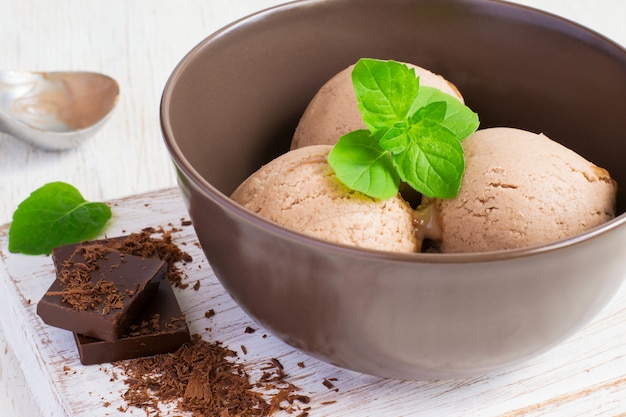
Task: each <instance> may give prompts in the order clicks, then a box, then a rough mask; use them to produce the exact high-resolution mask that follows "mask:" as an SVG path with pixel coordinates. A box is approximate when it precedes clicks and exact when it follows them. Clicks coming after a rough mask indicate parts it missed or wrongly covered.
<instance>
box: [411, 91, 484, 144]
mask: <svg viewBox="0 0 626 417" xmlns="http://www.w3.org/2000/svg"><path fill="white" fill-rule="evenodd" d="M436 101H443V102H445V103H446V105H447V108H446V116H445V118H444V119H443V120H442V121H441V123H442V124H443V125H444V126H445V127H446V128H448V129H449V130H450V131H452V132H453V133H454V134H455V135H456V136H457V137H458V138H459V140H461V141H462V140H463V139H465V138H466V137H468V136H469V135H471V134H472V133H474V132H475V131H476V129H478V125H479V124H480V121H479V120H478V115H477V114H476V113H474V112H473V111H471V110H470V109H469V107H467V106H466V105H464V104H463V103H461V102H460V101H459V100H457V99H456V98H454V97H452V96H451V95H449V94H446V93H444V92H443V91H441V90H438V89H436V88H434V87H428V86H422V87H420V90H419V95H418V96H417V98H416V99H415V101H414V102H413V105H412V106H411V110H410V113H411V114H413V113H415V112H416V111H417V110H418V109H419V108H420V107H424V106H426V105H427V104H428V103H432V102H436Z"/></svg>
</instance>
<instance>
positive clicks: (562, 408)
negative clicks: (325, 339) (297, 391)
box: [0, 188, 626, 417]
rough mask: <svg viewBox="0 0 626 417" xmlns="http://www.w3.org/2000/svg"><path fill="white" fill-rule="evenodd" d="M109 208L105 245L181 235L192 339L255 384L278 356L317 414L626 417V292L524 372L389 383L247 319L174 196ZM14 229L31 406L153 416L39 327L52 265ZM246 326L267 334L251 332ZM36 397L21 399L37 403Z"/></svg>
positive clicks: (52, 411)
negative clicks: (150, 233)
mask: <svg viewBox="0 0 626 417" xmlns="http://www.w3.org/2000/svg"><path fill="white" fill-rule="evenodd" d="M110 205H111V207H112V209H113V212H114V218H113V220H112V223H111V224H110V226H109V228H108V230H107V235H108V236H116V235H122V234H126V233H130V232H133V231H139V230H141V229H142V228H144V227H147V226H163V227H165V228H171V227H178V228H180V229H181V230H180V231H179V232H176V233H175V234H174V237H175V241H176V242H177V243H178V244H179V245H180V246H181V247H183V248H184V249H185V250H187V251H188V252H189V253H190V254H191V255H192V256H193V259H194V260H193V262H191V263H189V264H188V265H185V266H184V267H183V270H184V272H185V274H186V278H185V281H186V282H188V283H190V284H194V283H196V282H198V281H199V282H200V287H199V289H198V290H197V291H195V290H194V289H192V288H187V289H183V290H177V291H176V295H177V297H178V299H179V302H180V304H181V306H182V308H183V311H184V313H185V314H186V316H187V319H188V323H189V325H190V328H191V330H192V332H195V333H198V334H200V335H202V337H203V338H204V339H206V340H208V341H216V340H219V341H221V342H223V343H224V344H225V345H226V346H228V347H230V348H231V349H233V350H235V351H237V352H238V355H239V357H238V359H237V361H238V362H241V363H243V364H245V366H246V367H247V369H248V370H249V371H250V373H251V375H252V377H253V378H257V377H258V376H259V375H260V372H261V371H260V369H261V368H262V367H263V365H264V364H265V363H267V362H268V361H270V360H271V359H272V358H278V359H279V360H280V361H281V363H282V364H283V365H284V367H285V371H286V372H287V373H288V374H289V380H290V381H291V382H293V383H295V384H296V385H298V386H299V387H301V388H302V392H303V393H304V394H306V395H310V396H311V398H312V400H311V403H310V404H309V405H310V406H311V410H310V416H354V417H356V416H359V417H362V416H390V417H391V416H394V417H400V416H442V415H446V416H469V415H472V416H474V415H475V416H511V417H513V416H516V417H517V416H568V417H569V416H620V415H622V416H624V415H626V288H622V290H621V291H620V292H619V293H618V294H617V295H616V297H615V298H614V299H613V300H612V302H611V303H610V304H609V305H608V306H607V308H605V309H604V310H603V311H602V313H601V314H600V315H599V316H598V317H596V318H595V319H594V320H593V321H592V322H591V323H589V324H588V325H587V326H586V327H585V328H584V329H583V330H581V331H580V332H578V333H577V334H576V335H574V336H573V337H572V338H570V339H569V340H567V341H566V342H564V343H562V344H561V345H559V346H557V347H556V348H554V349H553V350H551V351H549V352H547V353H545V354H544V355H542V356H540V357H538V358H535V359H533V360H531V361H529V362H527V363H524V364H521V365H518V366H515V367H512V368H509V369H506V370H503V371H500V372H495V373H492V374H489V375H478V376H475V377H471V378H462V379H455V380H445V381H417V382H413V381H396V380H388V379H380V378H376V377H372V376H368V375H362V374H359V373H356V372H352V371H347V370H344V369H340V368H337V367H334V366H332V365H329V364H326V363H323V362H320V361H318V360H317V359H314V358H311V357H310V356H308V355H306V354H304V353H301V352H299V351H297V350H295V349H293V348H291V347H290V346H288V345H286V344H284V343H283V342H281V341H280V340H278V339H277V338H275V337H274V336H272V335H271V334H269V333H268V332H267V331H265V330H264V329H263V328H262V327H260V326H259V325H257V324H256V323H254V322H253V321H252V320H251V319H250V318H249V317H248V316H246V314H245V313H244V312H243V311H242V310H241V309H240V308H239V307H238V306H237V305H236V304H235V303H234V302H233V301H232V299H231V298H230V297H229V296H228V294H226V292H225V291H224V289H223V288H222V286H221V284H220V283H219V282H218V280H217V279H216V278H215V276H214V275H213V273H212V271H211V268H210V265H209V264H208V262H207V261H206V259H205V257H204V255H203V254H202V252H201V250H200V249H199V247H198V242H197V238H196V236H195V234H194V232H193V228H192V227H189V226H187V227H181V226H180V225H181V219H183V218H187V213H186V211H185V207H184V204H183V202H182V199H181V197H180V195H179V192H178V190H177V189H174V188H170V189H165V190H161V191H157V192H151V193H147V194H141V195H137V196H132V197H128V198H124V199H119V200H112V201H110ZM8 227H9V226H8V225H5V226H3V227H0V294H2V302H1V303H0V325H1V326H2V327H3V328H4V335H5V338H6V340H5V341H4V343H5V345H6V346H5V350H6V349H11V350H12V352H13V353H14V354H15V356H16V358H17V363H18V364H19V368H20V369H22V371H23V380H24V381H25V383H24V386H23V387H22V389H24V390H28V391H29V392H30V393H33V394H35V395H33V397H35V398H36V400H35V401H36V404H34V406H33V408H38V409H39V413H40V415H41V416H49V417H62V416H73V417H81V416H85V417H87V416H89V417H99V416H132V415H136V416H143V415H145V414H144V413H143V411H140V410H135V411H133V412H131V411H128V412H126V413H122V412H120V411H118V410H117V408H118V407H119V406H124V401H123V400H122V398H121V394H122V393H123V392H124V390H125V387H124V384H123V383H122V381H121V380H120V379H117V380H115V379H113V380H112V378H111V375H113V373H114V372H115V371H116V368H114V367H112V366H111V365H102V366H101V365H92V366H83V365H81V364H80V362H79V360H78V354H77V352H76V348H75V345H74V342H73V339H72V336H71V334H70V333H69V332H66V331H64V330H60V329H56V328H52V327H49V326H46V325H45V324H44V323H43V322H42V321H41V320H40V319H39V318H38V316H37V315H36V313H35V308H36V303H37V301H38V300H39V299H40V298H41V296H42V295H43V293H44V292H45V291H46V290H47V288H48V286H49V285H50V283H51V282H52V280H53V279H54V275H53V274H54V273H53V267H52V261H51V259H50V258H49V257H45V256H40V257H33V256H24V255H18V254H11V253H9V252H8V250H7V231H8ZM590 279H593V277H590ZM209 309H214V310H215V313H216V314H215V316H213V317H212V318H210V319H208V318H206V317H205V315H204V313H205V312H206V311H207V310H209ZM247 326H250V327H252V328H255V329H258V330H257V331H256V332H254V333H246V332H245V328H246V327H247ZM241 346H245V351H246V352H247V353H244V351H243V349H242V347H241ZM298 362H303V363H304V364H305V367H304V368H301V367H300V366H298ZM328 378H333V379H334V380H333V384H334V386H335V388H336V390H335V389H329V388H327V387H326V386H325V385H324V383H323V382H324V379H328ZM27 394H28V393H21V394H19V396H20V398H28V395H27ZM107 402H108V403H110V405H109V406H108V407H105V403H107ZM284 414H285V415H287V414H286V413H284ZM31 415H32V414H29V415H28V416H29V417H31ZM32 417H35V415H32Z"/></svg>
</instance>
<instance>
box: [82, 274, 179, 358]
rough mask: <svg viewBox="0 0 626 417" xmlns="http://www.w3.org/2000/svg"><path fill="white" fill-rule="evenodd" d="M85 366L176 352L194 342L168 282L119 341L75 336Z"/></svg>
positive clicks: (161, 285) (161, 286)
mask: <svg viewBox="0 0 626 417" xmlns="http://www.w3.org/2000/svg"><path fill="white" fill-rule="evenodd" d="M74 338H75V339H76V346H77V347H78V353H79V355H80V361H81V363H82V364H83V365H92V364H96V363H103V362H114V361H118V360H123V359H134V358H139V357H143V356H153V355H156V354H159V353H169V352H173V351H175V350H176V349H178V348H179V347H180V346H182V345H183V344H185V343H188V342H190V341H191V336H190V334H189V329H188V327H187V323H186V322H185V317H184V316H183V313H182V312H181V310H180V307H179V305H178V301H177V300H176V295H175V294H174V291H173V289H172V286H171V284H170V283H169V281H168V280H163V281H162V282H161V284H160V285H159V288H158V290H157V292H156V294H155V295H154V297H153V298H152V301H151V302H150V303H149V304H148V305H147V306H146V308H145V309H144V311H143V312H142V313H141V314H140V315H139V317H138V318H137V319H136V320H135V321H134V322H133V323H132V324H131V325H130V326H129V327H128V328H127V329H126V331H125V332H124V334H123V335H122V337H121V338H120V339H118V340H116V341H105V340H98V339H94V338H92V337H87V336H83V335H79V334H76V333H74Z"/></svg>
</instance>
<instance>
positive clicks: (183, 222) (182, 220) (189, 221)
mask: <svg viewBox="0 0 626 417" xmlns="http://www.w3.org/2000/svg"><path fill="white" fill-rule="evenodd" d="M180 225H181V226H191V220H185V219H181V222H180Z"/></svg>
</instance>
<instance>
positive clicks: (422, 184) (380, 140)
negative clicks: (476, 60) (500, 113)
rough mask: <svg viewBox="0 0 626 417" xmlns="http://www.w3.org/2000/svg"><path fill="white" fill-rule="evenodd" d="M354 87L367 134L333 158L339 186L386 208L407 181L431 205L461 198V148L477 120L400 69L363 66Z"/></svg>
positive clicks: (355, 136) (385, 64)
mask: <svg viewBox="0 0 626 417" xmlns="http://www.w3.org/2000/svg"><path fill="white" fill-rule="evenodd" d="M352 83H353V85H354V91H355V93H356V97H357V102H358V105H359V110H360V111H361V115H362V118H363V122H364V123H365V126H367V130H357V131H354V132H351V133H348V134H346V135H344V136H342V137H341V138H340V139H339V141H338V142H337V143H336V144H335V146H334V147H333V149H332V150H331V152H330V154H329V155H328V163H329V164H330V166H331V167H332V168H333V169H334V171H335V174H336V175H337V178H339V180H340V181H341V182H342V183H344V184H345V185H346V186H348V187H349V188H351V189H353V190H356V191H360V192H361V193H363V194H366V195H369V196H371V197H374V198H378V199H383V200H384V199H387V198H391V197H393V196H395V195H396V194H397V193H398V190H399V185H400V182H401V181H404V182H406V183H407V184H408V185H409V186H411V187H412V188H413V189H415V190H416V191H418V192H420V193H422V194H424V195H426V196H429V197H434V198H454V197H456V196H457V195H458V193H459V189H460V187H461V180H462V178H463V172H464V171H465V159H464V155H463V147H462V146H461V142H462V141H463V139H465V138H466V137H467V136H469V135H470V134H472V133H473V132H474V131H476V129H477V128H478V125H479V120H478V115H477V114H476V113H474V112H473V111H472V110H471V109H470V108H469V107H467V106H465V105H464V104H463V103H461V102H460V101H459V100H457V99H456V98H454V97H452V96H450V95H448V94H446V93H443V92H442V91H440V90H438V89H436V88H433V87H427V86H420V84H419V77H417V76H416V75H415V70H414V69H412V68H409V67H408V66H406V65H405V64H402V63H399V62H396V61H381V60H376V59H369V58H363V59H360V60H359V61H358V62H357V63H356V65H355V66H354V69H353V70H352Z"/></svg>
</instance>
